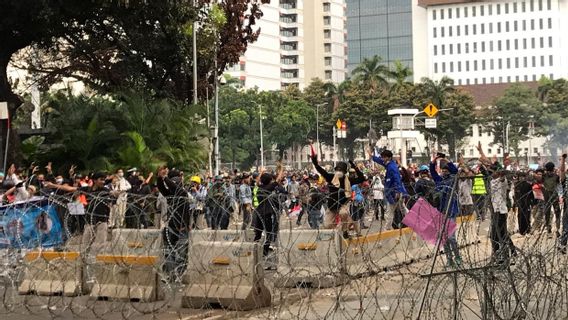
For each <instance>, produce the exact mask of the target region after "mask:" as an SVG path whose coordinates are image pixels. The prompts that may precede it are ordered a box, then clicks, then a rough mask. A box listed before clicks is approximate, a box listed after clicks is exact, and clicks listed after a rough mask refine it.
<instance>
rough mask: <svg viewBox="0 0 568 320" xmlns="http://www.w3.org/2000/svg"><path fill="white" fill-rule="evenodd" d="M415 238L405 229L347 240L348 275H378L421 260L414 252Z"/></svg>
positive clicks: (345, 245)
mask: <svg viewBox="0 0 568 320" xmlns="http://www.w3.org/2000/svg"><path fill="white" fill-rule="evenodd" d="M412 234H413V232H412V230H411V229H410V228H403V229H396V230H387V231H383V232H379V233H373V234H368V235H365V236H362V237H358V238H352V239H346V240H343V241H344V248H345V253H344V254H345V260H346V264H347V272H348V274H349V275H351V276H355V275H362V274H366V273H376V272H380V271H384V270H386V269H388V268H391V267H395V266H398V265H402V264H408V263H411V262H413V261H415V260H418V258H419V257H417V256H415V253H414V251H412V250H410V249H411V247H410V241H411V240H410V239H411V236H412Z"/></svg>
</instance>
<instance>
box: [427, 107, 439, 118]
mask: <svg viewBox="0 0 568 320" xmlns="http://www.w3.org/2000/svg"><path fill="white" fill-rule="evenodd" d="M438 111H439V110H438V107H436V106H435V105H434V104H433V103H429V104H428V105H427V106H426V107H425V108H424V113H425V114H426V115H427V116H428V117H430V118H432V117H435V116H436V114H438Z"/></svg>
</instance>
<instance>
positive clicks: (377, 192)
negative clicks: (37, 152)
mask: <svg viewBox="0 0 568 320" xmlns="http://www.w3.org/2000/svg"><path fill="white" fill-rule="evenodd" d="M371 190H372V196H373V197H372V198H373V199H372V201H373V202H372V208H373V211H374V213H375V220H379V219H380V220H382V221H384V220H385V186H384V185H383V181H382V179H381V176H380V174H378V173H377V174H376V175H374V176H373V180H372V182H371Z"/></svg>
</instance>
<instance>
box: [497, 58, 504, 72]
mask: <svg viewBox="0 0 568 320" xmlns="http://www.w3.org/2000/svg"><path fill="white" fill-rule="evenodd" d="M497 62H498V63H497V65H498V66H499V70H501V69H503V61H502V60H501V58H499V60H497Z"/></svg>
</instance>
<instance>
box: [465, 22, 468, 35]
mask: <svg viewBox="0 0 568 320" xmlns="http://www.w3.org/2000/svg"><path fill="white" fill-rule="evenodd" d="M464 34H465V35H466V36H467V35H468V34H469V26H468V25H467V24H466V25H465V26H464Z"/></svg>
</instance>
